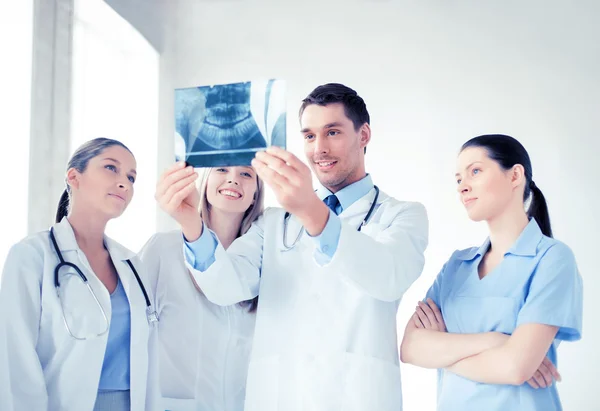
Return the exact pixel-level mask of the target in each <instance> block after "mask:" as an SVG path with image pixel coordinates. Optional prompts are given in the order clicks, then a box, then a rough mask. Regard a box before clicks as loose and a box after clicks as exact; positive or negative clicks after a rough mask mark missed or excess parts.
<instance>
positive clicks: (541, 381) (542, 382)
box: [532, 370, 548, 388]
mask: <svg viewBox="0 0 600 411" xmlns="http://www.w3.org/2000/svg"><path fill="white" fill-rule="evenodd" d="M532 378H533V379H534V380H535V382H536V383H537V384H538V385H539V387H540V388H546V387H547V386H548V383H547V382H546V380H545V379H544V376H543V375H542V373H541V372H540V370H536V371H535V373H533V377H532Z"/></svg>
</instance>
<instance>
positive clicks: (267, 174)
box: [252, 158, 286, 191]
mask: <svg viewBox="0 0 600 411" xmlns="http://www.w3.org/2000/svg"><path fill="white" fill-rule="evenodd" d="M252 167H254V170H255V171H256V174H258V176H259V177H260V179H261V180H263V181H264V182H265V183H266V184H268V185H269V186H270V187H271V188H273V189H274V190H277V191H280V190H281V189H282V187H284V186H286V179H285V177H283V176H282V175H281V174H279V173H277V172H276V171H275V170H273V169H271V168H269V167H268V166H267V165H266V164H265V163H263V162H262V161H260V160H258V159H256V158H255V159H253V160H252Z"/></svg>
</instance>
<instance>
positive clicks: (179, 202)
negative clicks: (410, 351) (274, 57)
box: [157, 84, 428, 411]
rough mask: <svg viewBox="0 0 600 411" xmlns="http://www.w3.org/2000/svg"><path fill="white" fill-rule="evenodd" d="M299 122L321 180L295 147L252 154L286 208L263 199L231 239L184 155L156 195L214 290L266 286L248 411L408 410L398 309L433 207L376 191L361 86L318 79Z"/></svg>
mask: <svg viewBox="0 0 600 411" xmlns="http://www.w3.org/2000/svg"><path fill="white" fill-rule="evenodd" d="M300 124H301V128H302V135H303V137H304V142H305V144H304V146H305V154H306V158H307V161H308V163H309V164H310V166H311V167H312V169H313V171H314V172H315V174H316V176H317V177H318V180H319V182H320V185H319V187H318V188H317V190H314V189H313V187H312V178H311V173H310V169H309V168H308V167H307V166H306V165H305V164H304V163H302V162H301V161H300V160H299V159H298V158H296V157H295V156H294V155H293V154H291V153H289V152H287V151H285V150H283V149H281V148H278V147H270V148H268V149H267V150H266V152H260V153H257V155H256V158H255V159H254V160H253V163H252V165H253V166H254V168H255V169H256V171H257V173H258V175H259V176H260V177H261V178H262V179H263V180H264V181H265V183H266V184H267V185H269V186H270V187H271V189H272V190H273V191H274V193H275V195H276V197H277V200H278V201H279V203H280V204H281V205H282V207H283V209H280V208H271V209H268V210H266V211H265V213H264V215H263V216H262V217H261V218H260V219H258V220H257V221H256V222H255V223H254V225H253V226H252V227H251V228H250V230H249V231H248V233H246V234H245V235H243V236H242V237H240V238H238V239H237V240H236V241H235V242H234V243H233V244H232V245H231V246H230V247H229V248H228V249H227V251H225V250H224V249H223V247H222V246H221V244H220V243H219V241H218V239H217V237H216V235H215V234H214V233H213V232H212V231H210V230H208V229H207V230H203V223H202V221H201V218H200V217H199V215H198V213H197V212H196V211H195V210H196V206H197V202H198V198H197V194H195V192H196V191H195V187H194V183H193V182H191V181H192V180H193V179H194V178H195V177H194V176H193V175H192V173H193V170H190V168H189V167H188V168H183V167H182V166H179V167H174V168H173V169H171V170H170V171H169V172H167V173H165V175H164V176H163V179H162V180H161V181H160V182H159V184H158V186H157V199H158V201H159V203H160V205H161V207H162V208H163V209H165V210H166V211H167V212H169V213H170V214H171V215H172V216H173V217H174V218H175V219H176V220H177V221H178V222H179V223H180V224H181V225H182V228H183V234H184V237H185V240H186V241H185V243H184V254H185V258H186V260H187V263H188V267H189V268H190V270H191V272H192V274H193V275H194V278H195V279H196V282H197V284H198V285H199V286H200V288H201V289H202V291H203V292H204V293H205V294H206V296H207V298H208V299H210V300H211V301H213V302H214V303H216V304H220V305H230V304H234V303H237V302H240V301H245V300H249V299H252V298H254V297H255V296H257V295H258V296H259V299H258V301H259V302H258V310H257V318H256V330H255V337H254V344H253V351H252V355H251V362H250V367H249V371H248V383H247V391H246V405H245V409H246V410H247V411H275V410H281V411H300V410H303V411H304V410H315V411H316V410H319V411H325V410H344V411H353V410H356V411H359V410H360V411H366V410H377V411H392V410H393V411H399V410H401V409H402V391H401V389H402V388H401V380H400V367H399V360H398V345H397V334H396V312H397V309H398V305H399V303H400V299H401V298H402V295H403V294H404V292H405V291H406V290H407V289H408V288H409V286H410V285H411V284H412V283H413V282H414V281H415V280H416V279H417V278H418V277H419V275H420V274H421V272H422V269H423V265H424V255H423V254H424V251H425V249H426V247H427V243H428V220H427V213H426V210H425V208H424V207H423V205H422V204H420V203H417V202H409V201H399V200H396V199H394V198H392V197H390V196H388V195H386V194H385V193H384V192H383V191H381V192H380V190H379V188H377V186H375V185H374V184H373V182H372V180H371V176H370V175H369V174H367V173H366V171H365V162H364V156H365V153H366V146H367V144H368V143H369V141H370V139H371V129H370V125H369V124H370V118H369V113H368V111H367V108H366V105H365V103H364V101H363V100H362V98H361V97H360V96H358V95H357V93H356V92H355V91H354V90H352V89H350V88H348V87H346V86H344V85H341V84H326V85H323V86H320V87H317V88H316V89H315V90H314V91H313V92H312V93H311V94H310V95H309V96H308V97H307V98H306V99H304V100H303V103H302V106H301V108H300ZM399 184H400V182H399ZM221 194H223V195H228V196H229V197H231V193H230V192H229V191H227V190H223V193H221ZM231 198H232V201H235V198H233V197H231Z"/></svg>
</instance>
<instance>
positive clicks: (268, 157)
mask: <svg viewBox="0 0 600 411" xmlns="http://www.w3.org/2000/svg"><path fill="white" fill-rule="evenodd" d="M255 160H258V161H260V162H262V163H263V164H265V165H266V168H267V169H269V170H275V172H276V173H277V174H279V175H280V176H283V177H285V179H286V180H287V181H288V182H289V184H292V185H296V186H297V185H300V183H301V182H302V179H301V178H300V174H299V173H298V170H296V169H295V168H294V167H292V166H290V165H288V164H287V163H286V162H285V160H283V159H281V158H280V157H278V156H275V155H272V154H270V153H267V152H264V151H263V152H261V151H259V152H258V153H256V157H255Z"/></svg>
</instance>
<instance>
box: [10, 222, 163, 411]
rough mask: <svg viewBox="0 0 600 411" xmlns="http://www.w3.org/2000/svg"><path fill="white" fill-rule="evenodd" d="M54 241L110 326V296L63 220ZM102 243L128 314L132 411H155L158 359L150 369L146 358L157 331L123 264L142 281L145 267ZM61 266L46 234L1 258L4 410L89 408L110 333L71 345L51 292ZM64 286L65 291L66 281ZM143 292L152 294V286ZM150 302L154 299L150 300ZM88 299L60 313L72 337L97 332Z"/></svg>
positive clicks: (80, 297) (75, 299)
mask: <svg viewBox="0 0 600 411" xmlns="http://www.w3.org/2000/svg"><path fill="white" fill-rule="evenodd" d="M54 235H55V237H56V241H57V243H58V246H59V248H60V250H61V252H62V254H63V258H64V259H65V260H66V261H69V262H71V263H74V264H76V265H77V266H78V267H79V269H80V270H81V271H82V272H83V273H84V275H85V276H86V277H87V278H88V281H89V285H90V286H91V288H92V289H93V291H94V292H95V294H96V296H97V297H98V300H99V301H100V304H101V305H102V307H103V308H104V310H105V312H106V315H107V317H108V319H109V320H110V317H111V303H110V295H109V293H108V290H107V289H106V287H105V286H104V285H103V284H102V282H101V281H100V280H99V279H98V277H96V275H95V274H94V273H93V272H92V269H91V268H90V266H89V263H88V261H87V259H86V257H85V255H84V254H83V252H82V251H81V249H80V248H79V247H78V245H77V242H76V240H75V235H74V233H73V229H72V227H71V225H70V224H69V222H68V220H67V219H66V218H64V219H63V220H62V221H61V222H60V223H59V224H56V225H55V226H54ZM105 244H106V247H107V249H108V252H109V253H110V256H111V258H112V261H113V264H114V266H115V268H116V269H117V272H118V274H119V278H120V280H121V282H122V284H123V287H124V289H125V293H126V294H127V298H128V299H129V304H130V309H131V365H130V366H131V373H130V377H131V381H130V384H131V390H130V395H131V409H132V410H133V411H137V410H140V411H141V410H155V409H156V408H154V407H155V406H156V405H157V402H158V401H157V399H158V398H157V397H155V396H156V392H157V385H156V381H157V370H156V366H155V365H154V364H156V362H155V361H152V360H151V361H150V364H149V357H150V358H151V357H152V356H154V355H156V352H155V351H154V350H156V333H155V332H153V331H152V330H151V329H150V326H149V325H148V321H147V318H146V302H145V300H144V296H143V294H142V291H141V289H140V287H139V285H138V283H137V281H136V279H135V276H134V274H133V272H132V270H131V269H130V268H129V266H128V265H127V263H126V262H125V260H126V259H131V262H132V263H133V265H134V266H135V267H136V269H137V270H138V272H139V273H140V275H141V273H142V272H143V269H142V266H141V263H140V261H139V260H138V259H137V258H136V257H135V254H134V253H132V252H131V251H129V250H127V249H126V248H124V247H123V246H121V245H120V244H118V243H117V242H115V241H113V240H112V239H110V238H108V237H105ZM58 262H59V260H58V257H57V255H56V252H55V250H54V248H53V246H52V243H51V241H50V235H49V232H48V231H42V232H39V233H37V234H33V235H31V236H29V237H27V238H25V239H24V240H22V241H21V242H19V243H17V244H15V245H14V246H13V247H12V248H11V250H10V252H9V254H8V256H7V258H6V263H5V266H4V270H3V273H2V281H1V285H0V382H2V384H0V410H2V411H32V410H35V411H42V410H50V411H54V410H61V411H91V410H92V409H93V407H94V403H95V401H96V395H97V392H98V385H99V381H100V374H101V371H102V363H103V360H104V353H105V351H106V343H107V339H108V332H107V333H106V334H104V335H103V336H101V337H96V338H92V339H89V340H85V341H79V340H75V339H74V338H73V337H71V336H70V334H69V333H68V332H67V329H66V327H65V324H64V322H63V316H62V312H61V307H60V302H59V300H58V297H57V293H56V289H55V287H54V268H55V267H56V265H57V264H58ZM69 271H71V272H74V271H73V270H69V269H65V268H63V269H61V279H62V278H64V276H65V275H66V277H68V274H65V273H68V272H69ZM64 281H65V290H66V288H67V286H66V283H68V281H67V280H64ZM71 284H72V283H71ZM79 284H81V283H79ZM146 289H147V290H148V292H149V293H150V290H149V287H147V286H146ZM78 290H79V288H78ZM69 291H72V290H69ZM84 295H85V297H84ZM86 297H88V298H86ZM149 297H150V298H151V301H152V298H153V296H152V295H151V294H150V295H149ZM90 301H93V300H90V299H89V293H87V294H84V293H82V292H81V293H70V294H66V295H65V299H64V304H65V310H66V312H67V316H68V318H69V319H71V320H72V321H71V322H70V324H71V325H72V326H73V327H74V333H75V334H76V335H82V334H87V333H88V330H91V329H94V330H95V329H98V328H97V327H98V326H99V322H98V321H97V320H98V319H99V318H101V316H100V317H99V316H98V313H99V309H98V307H97V305H95V303H94V308H95V310H94V311H93V314H92V315H90V314H89V313H91V312H92V311H91V310H92V308H91V307H92V305H91V304H90ZM92 319H93V320H94V321H92ZM87 327H90V328H87Z"/></svg>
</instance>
